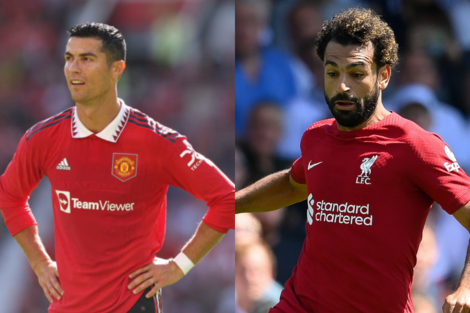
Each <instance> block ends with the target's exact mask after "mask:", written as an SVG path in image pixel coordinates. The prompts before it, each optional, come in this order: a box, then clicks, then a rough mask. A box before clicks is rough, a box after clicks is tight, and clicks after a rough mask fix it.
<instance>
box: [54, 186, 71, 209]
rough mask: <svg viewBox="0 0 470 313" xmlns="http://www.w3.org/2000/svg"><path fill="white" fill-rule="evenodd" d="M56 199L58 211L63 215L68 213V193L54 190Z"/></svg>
mask: <svg viewBox="0 0 470 313" xmlns="http://www.w3.org/2000/svg"><path fill="white" fill-rule="evenodd" d="M55 192H56V193H57V198H58V199H59V206H60V210H61V211H62V212H65V213H70V192H69V191H60V190H56V191H55Z"/></svg>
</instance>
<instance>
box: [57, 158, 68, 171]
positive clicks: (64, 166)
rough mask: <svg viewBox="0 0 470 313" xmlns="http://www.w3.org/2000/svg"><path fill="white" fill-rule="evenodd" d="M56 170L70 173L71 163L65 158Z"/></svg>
mask: <svg viewBox="0 0 470 313" xmlns="http://www.w3.org/2000/svg"><path fill="white" fill-rule="evenodd" d="M56 169H58V170H59V171H70V170H71V168H70V166H69V162H67V158H64V159H63V160H62V161H60V163H59V164H58V165H57V167H56Z"/></svg>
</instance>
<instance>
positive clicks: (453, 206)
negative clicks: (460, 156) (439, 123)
mask: <svg viewBox="0 0 470 313" xmlns="http://www.w3.org/2000/svg"><path fill="white" fill-rule="evenodd" d="M414 139H415V140H414V142H413V143H412V144H411V147H412V149H413V154H414V157H412V158H410V162H409V167H408V172H409V174H410V175H411V177H412V179H413V180H414V182H415V183H416V184H417V185H418V186H419V188H420V189H422V190H423V191H424V192H426V194H428V195H429V196H430V197H431V198H432V199H434V201H436V202H437V203H439V204H440V205H441V206H442V208H443V209H444V210H445V211H446V212H447V213H449V214H453V213H455V211H457V210H458V209H460V208H461V207H462V206H464V205H465V204H466V203H467V202H469V201H470V178H469V177H468V176H467V174H466V173H465V172H464V170H463V169H461V168H460V165H459V163H458V162H457V160H456V159H455V156H454V154H453V153H452V151H451V149H450V148H449V146H448V145H446V143H445V142H444V141H443V140H442V139H441V138H440V137H439V136H437V135H435V134H426V135H424V136H423V135H422V134H421V136H416V137H415V138H414ZM416 156H417V157H416Z"/></svg>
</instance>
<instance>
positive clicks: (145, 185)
mask: <svg viewBox="0 0 470 313" xmlns="http://www.w3.org/2000/svg"><path fill="white" fill-rule="evenodd" d="M44 175H46V176H47V177H48V178H49V181H50V183H51V187H52V204H53V210H54V228H55V240H56V259H57V260H56V261H57V267H58V271H59V276H60V283H61V285H62V287H63V289H64V296H63V298H62V299H61V300H60V301H54V302H53V303H52V304H51V305H50V307H49V312H51V313H59V312H60V313H62V312H67V313H83V312H94V313H105V312H113V313H119V312H127V311H128V310H129V309H130V308H131V307H132V306H133V305H134V304H135V302H136V301H137V299H138V298H139V296H140V294H138V295H133V294H132V292H131V291H130V290H128V289H127V285H128V284H129V283H130V280H129V278H128V275H129V274H130V273H131V272H133V271H135V270H137V269H139V268H141V267H143V266H145V265H146V264H149V263H150V262H151V261H152V260H153V259H154V257H155V254H156V253H157V252H158V251H159V250H160V248H161V246H162V244H163V240H164V236H165V218H166V193H167V190H168V186H169V185H173V186H177V187H180V188H182V189H184V190H186V191H188V192H190V193H191V194H192V195H194V196H195V197H196V198H198V199H201V200H205V201H206V202H207V205H208V206H209V210H208V212H207V214H206V216H205V217H204V218H203V222H204V223H205V224H207V225H208V226H210V227H211V228H213V229H215V230H217V231H219V232H227V231H228V229H230V228H234V185H233V183H232V182H231V181H230V180H229V179H228V178H227V177H226V176H225V175H224V174H223V173H222V172H221V171H220V170H219V169H218V168H217V167H216V166H215V165H214V164H213V163H212V162H211V161H210V160H208V159H206V158H205V157H204V156H202V155H201V154H199V153H197V152H195V151H194V150H193V148H192V147H191V145H190V144H189V143H188V141H187V140H186V137H184V136H182V135H180V134H178V133H177V132H175V131H174V130H172V129H169V128H167V127H165V126H163V125H161V124H159V123H157V122H155V121H154V120H152V119H151V118H150V117H148V116H147V115H145V114H143V113H141V112H139V111H138V110H136V109H133V108H131V107H128V106H126V105H125V104H124V102H123V101H122V100H121V110H120V112H119V114H118V116H117V117H116V118H115V119H114V120H113V121H112V122H111V123H110V124H109V125H108V126H107V127H106V128H105V129H104V130H103V131H101V132H100V133H97V134H94V133H92V132H90V131H89V130H88V129H86V128H85V126H84V125H83V124H82V123H81V122H80V120H79V119H78V116H77V113H76V109H75V108H70V109H68V110H65V111H64V112H62V113H60V114H58V115H56V116H54V117H51V118H49V119H47V120H45V121H42V122H40V123H38V124H36V125H35V126H33V127H32V128H31V129H29V130H28V131H27V132H26V134H25V135H24V136H23V138H22V139H21V142H20V144H19V146H18V150H17V152H16V154H15V156H14V158H13V160H12V161H11V163H10V165H9V166H8V168H7V170H6V171H5V174H4V175H3V176H2V177H1V178H0V208H1V211H2V214H3V217H4V219H5V223H6V225H7V227H8V229H9V230H10V233H11V234H12V235H15V234H16V233H18V232H20V231H21V230H23V229H25V228H27V227H29V226H32V225H35V224H36V221H35V220H34V217H33V215H32V214H31V210H30V208H29V205H28V203H27V200H28V197H29V195H30V193H31V192H32V190H33V189H34V188H35V187H36V186H37V184H38V182H39V181H40V180H41V178H42V177H43V176H44Z"/></svg>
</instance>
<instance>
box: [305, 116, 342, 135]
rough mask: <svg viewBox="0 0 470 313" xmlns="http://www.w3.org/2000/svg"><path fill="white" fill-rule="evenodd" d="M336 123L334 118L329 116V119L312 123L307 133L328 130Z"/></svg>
mask: <svg viewBox="0 0 470 313" xmlns="http://www.w3.org/2000/svg"><path fill="white" fill-rule="evenodd" d="M334 123H335V119H334V118H329V119H325V120H321V121H318V122H315V123H313V124H312V125H310V127H309V128H307V130H306V131H305V133H307V132H319V131H320V132H321V131H328V130H329V129H331V128H332V127H334Z"/></svg>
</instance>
